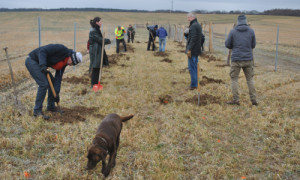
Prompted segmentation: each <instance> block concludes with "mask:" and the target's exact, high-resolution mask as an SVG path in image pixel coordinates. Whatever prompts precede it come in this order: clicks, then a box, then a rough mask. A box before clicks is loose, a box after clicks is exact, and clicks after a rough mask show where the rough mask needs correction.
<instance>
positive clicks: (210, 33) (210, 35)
mask: <svg viewBox="0 0 300 180" xmlns="http://www.w3.org/2000/svg"><path fill="white" fill-rule="evenodd" d="M209 52H210V53H213V52H214V49H213V41H212V24H211V22H210V23H209Z"/></svg>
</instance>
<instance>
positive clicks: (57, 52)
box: [29, 44, 73, 69]
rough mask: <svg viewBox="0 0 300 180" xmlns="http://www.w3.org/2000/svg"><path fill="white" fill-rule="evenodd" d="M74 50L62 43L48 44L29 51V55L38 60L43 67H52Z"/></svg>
mask: <svg viewBox="0 0 300 180" xmlns="http://www.w3.org/2000/svg"><path fill="white" fill-rule="evenodd" d="M72 52H73V50H72V49H68V48H67V47H65V46H64V45H62V44H48V45H45V46H42V47H39V48H36V49H35V50H33V51H31V52H30V53H29V56H30V58H31V59H33V60H34V61H36V62H38V63H39V65H40V67H41V69H43V68H45V67H52V66H53V65H55V64H57V63H58V62H60V61H63V60H64V59H65V58H66V57H70V56H71V54H72Z"/></svg>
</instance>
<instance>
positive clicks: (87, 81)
mask: <svg viewBox="0 0 300 180" xmlns="http://www.w3.org/2000/svg"><path fill="white" fill-rule="evenodd" d="M63 81H64V82H68V83H70V84H78V83H81V84H85V85H89V84H90V78H89V76H88V75H85V76H82V77H76V76H72V77H66V78H64V79H63Z"/></svg>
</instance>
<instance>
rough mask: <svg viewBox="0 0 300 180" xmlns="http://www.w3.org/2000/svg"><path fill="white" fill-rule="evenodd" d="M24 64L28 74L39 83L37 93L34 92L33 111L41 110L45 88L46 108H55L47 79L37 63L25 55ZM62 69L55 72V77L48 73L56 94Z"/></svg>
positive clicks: (38, 111) (58, 89) (35, 112)
mask: <svg viewBox="0 0 300 180" xmlns="http://www.w3.org/2000/svg"><path fill="white" fill-rule="evenodd" d="M25 65H26V68H27V69H28V71H29V73H30V75H31V76H32V77H33V79H34V80H35V82H36V83H37V84H38V85H39V87H38V90H37V94H36V99H35V106H34V109H33V113H34V114H37V113H40V112H42V111H43V102H44V99H45V97H46V93H47V90H48V103H47V109H53V108H55V104H54V103H55V102H54V97H53V94H52V91H51V89H50V86H49V82H48V79H47V77H46V75H45V74H44V73H42V72H41V68H40V65H39V63H38V62H36V61H34V60H32V59H31V58H30V57H27V58H26V60H25ZM64 70H65V68H63V69H62V70H61V71H58V72H59V73H57V72H56V73H55V78H54V77H53V76H52V74H51V73H49V74H50V77H51V81H52V83H53V86H54V89H55V91H56V94H57V95H59V91H60V85H61V79H62V74H63V72H64Z"/></svg>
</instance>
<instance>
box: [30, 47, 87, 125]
mask: <svg viewBox="0 0 300 180" xmlns="http://www.w3.org/2000/svg"><path fill="white" fill-rule="evenodd" d="M81 62H82V54H81V53H80V52H75V51H73V50H72V49H68V48H67V47H65V46H64V45H62V44H48V45H45V46H42V47H39V48H37V49H35V50H33V51H31V52H30V53H29V54H28V56H27V58H26V60H25V65H26V68H27V70H28V71H29V73H30V75H31V76H32V77H33V79H34V80H35V82H36V83H37V84H38V89H37V94H36V99H35V106H34V109H33V116H35V117H42V118H43V119H45V120H48V119H49V118H50V117H49V116H47V115H45V114H44V113H43V102H44V99H45V97H46V93H47V90H48V101H47V111H50V112H60V113H61V110H60V109H59V108H57V107H56V106H55V102H56V103H58V102H59V101H60V98H59V92H60V88H61V81H62V76H63V74H64V71H65V68H66V66H68V65H69V66H72V65H77V64H79V63H81ZM49 67H51V68H53V69H55V70H56V72H55V76H54V77H53V76H52V74H51V73H50V71H49V69H48V68H49ZM47 75H50V78H51V81H52V83H53V86H54V90H55V94H56V97H54V95H53V93H52V91H51V89H50V85H49V82H48V80H47Z"/></svg>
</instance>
